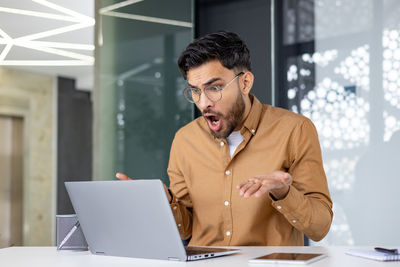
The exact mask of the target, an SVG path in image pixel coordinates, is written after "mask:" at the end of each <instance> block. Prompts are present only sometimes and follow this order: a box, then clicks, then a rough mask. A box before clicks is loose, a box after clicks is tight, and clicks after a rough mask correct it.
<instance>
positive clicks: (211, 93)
mask: <svg viewBox="0 0 400 267" xmlns="http://www.w3.org/2000/svg"><path fill="white" fill-rule="evenodd" d="M204 93H205V94H206V95H207V97H208V99H210V100H211V101H213V102H217V101H218V100H220V99H221V96H222V94H221V88H220V87H219V86H217V85H213V86H209V87H206V88H204Z"/></svg>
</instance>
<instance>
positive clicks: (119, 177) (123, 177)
mask: <svg viewBox="0 0 400 267" xmlns="http://www.w3.org/2000/svg"><path fill="white" fill-rule="evenodd" d="M115 177H117V178H118V179H120V180H132V178H130V177H128V176H127V175H126V174H123V173H120V172H117V173H116V174H115Z"/></svg>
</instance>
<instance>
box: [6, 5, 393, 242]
mask: <svg viewBox="0 0 400 267" xmlns="http://www.w3.org/2000/svg"><path fill="white" fill-rule="evenodd" d="M398 14H400V2H399V1H397V0H346V1H344V0H230V1H228V0H96V1H94V0H68V1H62V0H18V1H12V0H0V210H1V212H0V248H1V247H8V246H21V245H24V246H49V245H54V244H55V215H56V214H71V213H74V211H73V209H72V206H71V204H70V202H69V199H68V196H67V194H66V191H65V187H64V182H65V181H79V180H111V179H115V178H114V175H115V173H116V172H117V171H118V172H124V173H126V174H127V175H129V176H130V177H136V178H150V179H162V180H163V181H164V182H165V183H167V184H168V176H167V173H166V168H167V163H168V157H169V149H170V145H171V142H172V139H173V137H174V134H175V132H176V131H177V130H178V129H179V128H180V127H182V126H183V125H185V124H186V123H188V122H190V121H191V120H192V119H193V118H195V117H196V116H198V115H199V114H198V111H196V110H195V107H194V106H193V105H192V104H190V103H188V102H187V101H186V100H185V99H184V97H183V96H182V90H183V88H184V87H185V84H186V82H185V80H184V79H183V78H182V77H181V75H180V73H179V70H178V68H177V66H176V61H177V58H178V56H179V54H180V52H181V51H182V50H183V49H184V48H185V47H186V45H187V44H188V43H189V42H191V41H192V40H193V39H194V38H196V37H198V36H201V35H204V34H206V33H209V32H214V31H217V30H228V31H234V32H236V33H238V34H239V35H240V36H241V37H242V38H243V39H244V40H245V42H246V43H247V45H248V46H249V49H250V52H251V55H252V65H253V66H252V67H253V72H254V74H255V84H254V87H253V90H252V92H253V93H254V94H255V95H256V96H257V97H258V98H259V99H260V100H261V101H262V102H263V103H265V104H271V105H275V106H279V107H283V108H286V109H289V110H292V111H294V112H296V113H301V114H303V115H305V116H307V117H309V118H310V119H311V120H312V121H313V122H314V124H315V125H316V127H317V130H318V134H319V138H320V143H321V148H322V152H323V159H324V167H325V171H326V174H327V179H328V183H329V188H330V192H331V196H332V199H333V202H334V213H335V216H334V220H333V224H332V227H331V230H330V232H329V234H328V235H327V237H326V238H325V239H323V240H322V241H321V242H318V243H314V242H310V245H380V244H381V245H389V246H390V245H399V243H398V242H399V240H400V233H399V231H398V230H397V226H398V225H400V215H399V214H398V212H397V211H398V207H397V205H398V203H400V197H399V194H398V192H397V191H398V190H397V189H398V188H399V187H400V175H399V174H398V172H397V166H398V165H399V163H400V153H399V148H400V17H399V16H398ZM110 201H112V200H110ZM132 205H135V203H132Z"/></svg>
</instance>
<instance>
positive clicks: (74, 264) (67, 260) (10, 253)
mask: <svg viewBox="0 0 400 267" xmlns="http://www.w3.org/2000/svg"><path fill="white" fill-rule="evenodd" d="M239 248H240V249H241V250H242V251H241V253H239V254H236V255H231V256H224V257H220V258H214V259H207V260H199V261H193V262H175V261H162V260H146V259H134V258H123V257H110V256H97V255H92V254H90V252H88V251H80V252H74V251H57V250H56V248H55V247H11V248H3V249H0V266H1V267H64V266H65V267H91V266H93V267H102V266H104V267H128V266H129V267H134V266H141V267H147V266H149V267H153V266H161V267H162V266H171V267H172V266H181V267H183V266H204V265H205V264H207V267H213V266H218V267H224V266H226V267H236V266H237V267H239V266H241V267H243V266H260V267H261V266H278V265H274V264H264V265H263V264H257V265H254V264H248V262H247V260H248V259H250V258H255V257H258V256H261V255H264V254H267V253H271V252H309V253H311V252H319V253H325V254H327V255H328V257H327V258H325V259H322V260H319V261H317V262H314V263H311V264H310V265H305V266H312V267H322V266H323V267H358V266H360V267H369V266H379V267H386V266H393V267H394V266H400V262H378V261H373V260H368V259H363V258H358V257H354V256H349V255H346V254H345V253H344V252H345V251H346V249H347V247H239ZM365 248H366V249H367V247H365ZM279 266H280V267H284V266H291V267H293V266H296V265H284V264H279Z"/></svg>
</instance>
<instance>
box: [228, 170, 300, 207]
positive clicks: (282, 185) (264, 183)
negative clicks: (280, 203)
mask: <svg viewBox="0 0 400 267" xmlns="http://www.w3.org/2000/svg"><path fill="white" fill-rule="evenodd" d="M292 182H293V178H292V176H291V175H290V174H289V173H287V172H283V171H275V172H272V173H268V174H263V175H257V176H254V177H251V178H250V179H248V180H247V181H246V182H243V183H241V184H240V185H238V186H236V188H237V189H238V190H239V193H240V195H241V196H242V197H244V198H248V197H251V196H253V195H254V196H255V197H261V196H262V195H264V194H266V193H271V194H272V195H273V196H274V197H275V198H276V199H277V200H279V199H283V198H285V197H286V195H287V193H288V192H289V185H291V184H292Z"/></svg>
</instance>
